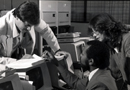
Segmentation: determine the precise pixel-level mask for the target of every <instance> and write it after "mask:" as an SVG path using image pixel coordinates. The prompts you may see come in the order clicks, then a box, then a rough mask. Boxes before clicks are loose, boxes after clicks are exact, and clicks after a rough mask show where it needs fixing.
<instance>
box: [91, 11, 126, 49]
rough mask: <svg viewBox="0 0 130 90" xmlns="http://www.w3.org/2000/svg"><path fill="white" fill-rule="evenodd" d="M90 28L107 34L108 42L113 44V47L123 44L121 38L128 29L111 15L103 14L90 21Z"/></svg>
mask: <svg viewBox="0 0 130 90" xmlns="http://www.w3.org/2000/svg"><path fill="white" fill-rule="evenodd" d="M89 24H90V28H93V29H94V30H95V31H98V32H100V33H102V34H105V36H106V38H107V41H109V42H110V43H111V44H112V47H116V46H118V45H120V44H121V38H122V37H121V36H122V34H123V33H127V32H128V29H126V26H125V25H123V24H122V23H121V22H117V21H116V20H115V19H114V18H113V17H112V16H111V15H109V14H107V13H102V14H98V15H96V16H95V17H94V18H92V19H91V21H90V23H89Z"/></svg>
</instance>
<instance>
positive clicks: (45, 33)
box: [35, 19, 60, 52]
mask: <svg viewBox="0 0 130 90" xmlns="http://www.w3.org/2000/svg"><path fill="white" fill-rule="evenodd" d="M35 30H36V31H38V32H39V33H40V35H41V36H42V37H43V38H44V39H45V40H46V41H47V43H48V45H49V46H50V47H51V49H52V50H53V51H54V52H56V51H57V50H59V49H60V46H59V43H58V41H57V38H56V36H55V35H54V33H53V32H52V30H51V28H50V27H49V25H48V24H46V23H45V22H44V21H43V20H42V19H41V20H40V23H39V25H37V26H35Z"/></svg>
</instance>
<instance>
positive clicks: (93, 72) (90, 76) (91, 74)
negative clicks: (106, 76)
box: [88, 68, 99, 81]
mask: <svg viewBox="0 0 130 90" xmlns="http://www.w3.org/2000/svg"><path fill="white" fill-rule="evenodd" d="M98 70H99V68H97V69H95V70H93V71H91V72H90V74H89V77H88V79H89V81H90V80H91V78H92V77H93V75H94V74H95V73H96V72H97V71H98Z"/></svg>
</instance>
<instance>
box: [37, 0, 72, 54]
mask: <svg viewBox="0 0 130 90" xmlns="http://www.w3.org/2000/svg"><path fill="white" fill-rule="evenodd" d="M39 9H40V16H41V18H42V19H43V20H44V21H45V22H46V23H47V24H49V26H50V27H51V29H52V31H53V32H54V34H55V35H57V34H58V33H59V32H60V31H59V30H61V29H59V26H66V25H71V1H45V0H39ZM54 27H55V28H54ZM44 42H45V40H44V39H43V38H42V37H41V36H40V38H39V54H40V55H41V54H42V52H43V48H44V46H45V45H47V43H46V42H45V43H44Z"/></svg>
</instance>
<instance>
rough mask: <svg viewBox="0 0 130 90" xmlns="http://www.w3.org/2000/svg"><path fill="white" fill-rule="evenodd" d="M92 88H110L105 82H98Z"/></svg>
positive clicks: (105, 89) (92, 89)
mask: <svg viewBox="0 0 130 90" xmlns="http://www.w3.org/2000/svg"><path fill="white" fill-rule="evenodd" d="M91 90H109V89H108V87H107V86H106V85H105V84H103V83H101V82H98V83H96V84H95V85H93V87H91Z"/></svg>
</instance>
